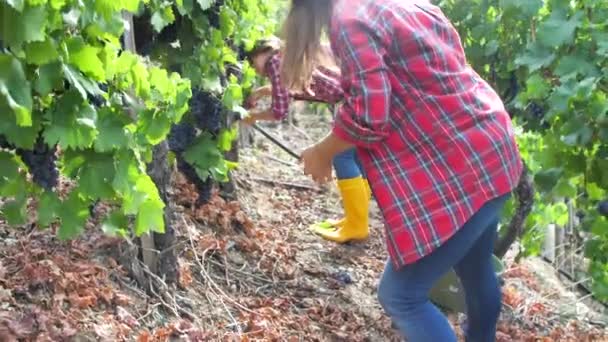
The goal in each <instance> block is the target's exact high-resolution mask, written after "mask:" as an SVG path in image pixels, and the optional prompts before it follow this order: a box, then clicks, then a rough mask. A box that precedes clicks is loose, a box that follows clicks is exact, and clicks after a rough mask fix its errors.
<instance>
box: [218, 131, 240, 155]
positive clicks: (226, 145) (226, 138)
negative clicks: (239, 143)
mask: <svg viewBox="0 0 608 342" xmlns="http://www.w3.org/2000/svg"><path fill="white" fill-rule="evenodd" d="M237 136H238V129H237V128H236V127H235V128H232V129H224V130H222V131H221V132H220V135H219V137H218V139H217V140H218V141H217V146H218V148H219V149H220V150H221V151H224V152H227V151H230V149H231V148H232V142H233V141H234V140H235V139H236V137H237Z"/></svg>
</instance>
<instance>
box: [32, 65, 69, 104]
mask: <svg viewBox="0 0 608 342" xmlns="http://www.w3.org/2000/svg"><path fill="white" fill-rule="evenodd" d="M62 87H63V68H62V66H61V64H59V63H51V64H45V65H42V66H41V67H40V68H39V69H38V77H37V78H36V81H35V83H34V89H35V90H36V92H37V93H38V94H39V95H41V96H46V95H48V94H50V93H51V92H52V91H53V90H54V89H60V88H62Z"/></svg>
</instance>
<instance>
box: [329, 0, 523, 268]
mask: <svg viewBox="0 0 608 342" xmlns="http://www.w3.org/2000/svg"><path fill="white" fill-rule="evenodd" d="M335 6H336V8H335V9H334V12H333V13H334V14H333V18H332V21H331V27H330V40H331V43H332V50H333V53H334V54H335V55H336V57H337V59H338V60H339V62H340V65H341V75H342V88H343V89H344V91H345V100H344V103H343V104H342V106H340V107H339V109H338V112H337V114H336V119H335V123H334V129H333V132H334V133H335V134H336V135H337V136H339V137H341V138H342V139H344V140H347V141H349V142H351V143H353V144H355V145H356V146H357V152H358V154H359V157H360V159H361V162H362V164H363V168H364V169H365V172H366V175H367V177H368V179H369V181H370V185H371V187H372V189H373V192H374V197H375V199H376V201H377V202H378V205H379V207H380V209H381V211H382V214H383V216H384V220H385V231H386V244H387V248H388V251H389V254H390V256H391V260H392V261H393V262H394V264H395V266H396V267H397V268H399V267H401V266H403V265H405V264H409V263H413V262H415V261H417V260H419V259H420V258H422V257H424V256H426V255H428V254H429V253H431V252H432V251H433V250H435V249H436V248H437V247H439V246H441V245H442V244H443V243H444V242H445V241H446V240H448V239H449V238H450V237H451V236H452V235H453V234H454V233H456V231H458V230H459V229H460V227H462V226H463V225H464V224H465V223H466V221H467V220H468V219H469V218H471V216H472V215H473V214H474V213H475V212H476V211H477V210H479V209H480V208H481V207H482V206H483V205H484V204H485V203H486V202H487V201H489V200H491V199H493V198H495V197H498V196H500V195H503V194H506V193H509V192H510V191H511V190H512V189H513V188H514V187H515V186H516V185H517V183H518V180H519V177H520V174H521V171H522V163H521V159H520V155H519V151H518V148H517V145H516V143H515V139H514V132H513V129H512V125H511V121H510V119H509V115H508V114H507V112H506V110H505V108H504V106H503V103H502V101H501V100H500V98H499V97H498V95H497V94H496V92H495V91H494V90H493V89H492V88H491V87H490V86H489V85H488V83H486V82H485V81H484V80H483V79H481V77H480V76H479V75H478V74H477V73H476V72H475V71H474V70H473V69H472V68H471V67H470V66H469V65H467V62H466V59H465V54H464V51H463V47H462V45H461V43H460V37H459V36H458V33H457V32H456V30H455V29H454V27H453V26H452V25H451V24H450V22H449V21H448V19H447V18H446V17H445V16H444V15H443V13H442V12H441V10H440V9H439V8H437V7H435V6H434V5H431V4H430V3H429V2H427V1H421V0H411V1H397V0H336V2H335Z"/></svg>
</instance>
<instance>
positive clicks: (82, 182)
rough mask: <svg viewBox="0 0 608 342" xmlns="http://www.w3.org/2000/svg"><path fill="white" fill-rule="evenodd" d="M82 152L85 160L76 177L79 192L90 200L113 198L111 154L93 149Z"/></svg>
mask: <svg viewBox="0 0 608 342" xmlns="http://www.w3.org/2000/svg"><path fill="white" fill-rule="evenodd" d="M83 154H84V158H85V162H84V163H83V165H82V168H81V169H80V171H79V179H78V184H79V186H80V192H81V194H82V195H83V196H86V197H88V198H89V199H92V200H94V199H97V198H114V189H113V188H112V185H111V184H112V183H111V182H112V181H113V180H114V174H115V170H114V160H113V155H110V154H101V153H94V152H93V151H88V152H87V153H83Z"/></svg>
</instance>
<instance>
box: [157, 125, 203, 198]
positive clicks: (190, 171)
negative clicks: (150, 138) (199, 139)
mask: <svg viewBox="0 0 608 342" xmlns="http://www.w3.org/2000/svg"><path fill="white" fill-rule="evenodd" d="M194 139H196V128H194V125H192V124H191V123H189V122H187V121H183V122H180V123H178V124H175V125H173V126H172V127H171V132H169V137H168V143H169V149H170V150H171V151H173V153H175V158H176V161H177V169H178V170H179V172H181V173H182V174H183V175H184V177H186V179H187V180H188V182H190V183H192V184H193V185H194V186H195V187H196V191H197V192H198V199H197V201H196V204H197V205H201V204H204V203H207V202H208V201H209V199H210V198H211V192H212V188H213V182H212V180H211V178H209V177H208V178H207V179H204V180H203V179H201V178H200V177H199V176H198V174H197V173H196V169H195V168H194V167H193V166H192V165H190V164H188V162H187V161H186V160H185V159H184V156H183V152H184V151H185V150H186V149H187V148H188V147H189V146H190V145H192V143H193V142H194Z"/></svg>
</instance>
